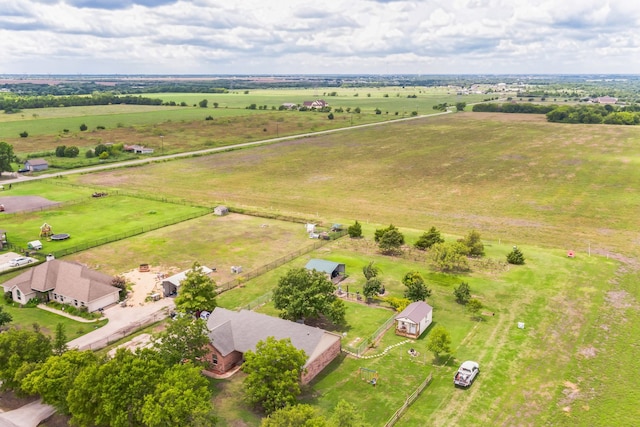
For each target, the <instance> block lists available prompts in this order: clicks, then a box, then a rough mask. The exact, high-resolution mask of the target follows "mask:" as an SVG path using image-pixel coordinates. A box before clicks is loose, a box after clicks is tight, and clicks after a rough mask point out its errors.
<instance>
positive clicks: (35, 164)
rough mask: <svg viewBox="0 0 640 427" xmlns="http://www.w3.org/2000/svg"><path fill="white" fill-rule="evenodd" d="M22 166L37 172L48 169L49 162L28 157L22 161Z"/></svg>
mask: <svg viewBox="0 0 640 427" xmlns="http://www.w3.org/2000/svg"><path fill="white" fill-rule="evenodd" d="M24 168H25V169H26V170H28V171H29V172H38V171H44V170H47V169H49V163H47V161H46V160H45V159H29V160H27V161H25V162H24Z"/></svg>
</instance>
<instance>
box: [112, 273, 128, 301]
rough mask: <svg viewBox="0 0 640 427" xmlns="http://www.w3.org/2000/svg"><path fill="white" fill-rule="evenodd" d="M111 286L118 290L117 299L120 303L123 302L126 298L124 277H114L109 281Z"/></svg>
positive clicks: (125, 280)
mask: <svg viewBox="0 0 640 427" xmlns="http://www.w3.org/2000/svg"><path fill="white" fill-rule="evenodd" d="M111 286H115V287H116V288H118V289H120V291H119V292H118V297H119V299H120V301H123V300H124V299H125V298H126V297H127V279H125V278H124V276H114V277H113V280H111Z"/></svg>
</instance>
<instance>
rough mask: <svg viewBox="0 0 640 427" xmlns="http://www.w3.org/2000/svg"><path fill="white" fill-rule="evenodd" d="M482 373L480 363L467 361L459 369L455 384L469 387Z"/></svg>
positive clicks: (454, 378) (454, 380)
mask: <svg viewBox="0 0 640 427" xmlns="http://www.w3.org/2000/svg"><path fill="white" fill-rule="evenodd" d="M478 373H480V365H478V362H474V361H472V360H467V361H466V362H464V363H463V364H462V365H460V368H459V369H458V372H456V375H455V377H453V384H455V385H457V386H460V387H469V386H470V385H471V383H472V382H473V380H474V379H475V378H476V376H477V375H478Z"/></svg>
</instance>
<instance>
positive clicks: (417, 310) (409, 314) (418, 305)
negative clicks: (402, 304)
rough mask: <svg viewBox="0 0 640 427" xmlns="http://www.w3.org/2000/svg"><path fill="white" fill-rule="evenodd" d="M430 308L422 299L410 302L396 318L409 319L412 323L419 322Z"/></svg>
mask: <svg viewBox="0 0 640 427" xmlns="http://www.w3.org/2000/svg"><path fill="white" fill-rule="evenodd" d="M432 310H433V308H432V307H431V306H430V305H429V304H427V303H426V302H424V301H416V302H412V303H411V304H409V305H408V306H407V308H405V309H404V310H402V311H401V312H400V313H399V314H398V315H397V316H396V320H398V319H409V320H411V321H412V322H414V323H420V322H421V321H422V319H424V318H425V317H426V316H427V314H428V313H429V312H430V311H432Z"/></svg>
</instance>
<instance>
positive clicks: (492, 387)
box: [77, 113, 640, 426]
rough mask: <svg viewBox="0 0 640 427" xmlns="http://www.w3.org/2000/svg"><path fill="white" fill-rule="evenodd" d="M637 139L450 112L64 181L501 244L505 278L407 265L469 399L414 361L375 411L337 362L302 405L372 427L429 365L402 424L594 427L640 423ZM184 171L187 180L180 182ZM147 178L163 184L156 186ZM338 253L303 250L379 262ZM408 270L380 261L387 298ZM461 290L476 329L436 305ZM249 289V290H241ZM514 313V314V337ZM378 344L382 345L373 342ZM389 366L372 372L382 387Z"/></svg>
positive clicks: (343, 250) (620, 131)
mask: <svg viewBox="0 0 640 427" xmlns="http://www.w3.org/2000/svg"><path fill="white" fill-rule="evenodd" d="M639 132H640V130H638V129H635V128H633V127H617V126H615V127H614V126H582V125H559V124H550V123H546V122H545V121H544V118H543V117H538V116H519V115H494V114H467V113H464V114H456V115H450V116H446V117H438V118H432V119H426V120H423V121H414V122H411V123H392V124H389V125H386V126H384V127H378V128H375V129H360V130H357V131H350V132H345V133H344V134H339V135H338V134H334V135H331V136H323V137H316V138H306V139H303V140H300V141H296V142H287V143H283V144H278V145H273V146H270V147H260V148H255V149H252V150H244V151H238V152H233V153H224V154H221V155H215V156H210V157H202V158H198V159H189V160H182V161H176V162H170V163H165V164H163V165H150V166H145V167H142V168H139V169H137V170H136V169H130V170H127V171H126V173H123V172H122V171H112V172H105V173H100V174H96V175H91V176H83V177H78V178H77V179H79V180H80V181H83V182H89V183H97V182H101V183H105V185H109V186H113V187H119V186H129V185H132V183H133V182H135V183H136V185H138V186H139V187H140V188H142V189H145V190H147V191H155V192H159V193H165V194H168V195H174V196H175V195H177V194H180V196H181V197H185V198H187V199H191V200H198V199H201V198H203V197H214V198H216V199H218V200H226V201H227V203H229V204H230V205H235V206H250V207H252V208H256V209H262V210H264V211H278V212H281V213H292V214H299V215H301V216H303V217H308V216H316V217H318V218H319V219H321V220H325V221H328V222H342V223H343V224H349V223H351V222H352V221H353V220H354V219H359V220H360V221H361V222H362V223H363V225H364V228H365V235H366V236H367V239H369V240H370V239H371V235H372V231H373V230H374V229H375V228H378V227H380V226H381V225H385V226H386V225H388V224H389V223H393V224H394V225H396V226H399V227H401V229H402V230H403V231H406V232H407V235H408V236H410V239H408V240H409V242H410V243H411V242H412V241H414V239H415V238H416V236H417V235H418V234H419V230H426V229H428V228H429V227H430V226H432V225H435V226H437V227H438V228H439V229H441V230H442V231H443V232H445V233H446V234H447V236H461V235H464V234H466V233H467V232H468V231H469V230H470V229H472V228H475V229H477V230H479V231H480V233H481V235H482V236H483V238H484V239H485V242H486V244H487V251H488V256H489V257H490V258H493V259H496V260H504V256H505V255H506V253H507V252H508V251H509V250H510V248H511V247H512V245H514V244H517V245H518V246H519V247H521V248H523V250H524V253H525V257H527V265H525V266H524V267H513V268H510V269H509V270H508V271H500V270H499V269H496V268H489V269H488V270H486V271H485V270H482V269H480V268H476V269H475V272H474V273H473V274H471V275H469V276H463V277H452V276H444V275H434V274H432V273H429V272H428V271H429V269H428V266H427V265H426V264H423V265H424V268H423V267H420V271H422V272H425V275H426V276H427V278H428V281H429V283H431V284H432V288H433V290H434V296H433V297H432V299H431V300H430V302H433V304H434V307H435V311H434V313H437V314H435V315H434V319H435V320H436V321H437V322H442V324H444V325H445V326H446V327H448V328H449V329H450V330H451V332H452V338H453V339H454V346H455V348H456V352H455V356H456V361H455V363H458V362H459V361H461V360H465V359H477V360H479V361H480V363H481V366H482V373H481V375H480V377H479V379H478V382H476V384H474V386H473V387H472V388H471V389H469V390H456V389H453V388H452V384H451V377H452V373H453V370H454V369H455V368H456V364H450V365H446V366H444V367H440V366H431V364H429V363H428V360H427V361H424V363H425V365H424V367H422V369H421V370H420V374H421V375H418V376H415V375H414V376H412V378H413V379H412V380H411V381H410V382H409V384H408V386H403V387H402V389H401V387H400V384H404V382H403V381H402V380H398V385H397V389H391V390H389V389H388V392H387V393H385V396H384V399H389V400H388V401H382V400H376V401H371V402H369V401H367V400H366V399H365V398H364V397H363V396H366V395H365V394H364V393H365V391H360V394H361V395H360V394H357V393H349V392H347V391H343V389H342V387H343V386H344V387H346V388H345V390H348V388H349V387H351V383H350V382H349V380H350V378H351V376H352V375H353V372H355V371H356V369H357V367H358V366H359V364H360V363H359V362H358V361H355V362H350V361H349V362H344V366H345V370H344V371H343V370H340V369H341V367H342V366H343V365H342V364H341V363H338V362H336V365H335V366H334V368H333V369H331V370H329V371H327V373H326V376H325V377H323V378H321V379H319V380H318V382H317V383H316V384H315V387H318V389H320V388H322V389H324V390H326V391H324V392H319V391H318V392H316V393H315V394H312V396H313V397H312V398H311V400H310V401H311V402H313V403H317V404H318V405H319V406H320V407H323V408H327V410H328V408H330V407H331V406H332V405H333V404H334V402H335V401H337V400H338V399H339V398H340V397H345V398H347V399H348V400H350V401H351V402H352V403H361V404H363V405H364V407H365V411H366V412H367V413H369V412H371V413H373V414H375V416H376V417H382V418H380V419H381V420H382V421H385V419H384V417H386V416H387V415H386V414H389V416H390V414H392V413H393V411H395V409H397V407H399V404H401V403H402V399H403V397H404V396H405V395H406V393H407V388H408V389H409V392H410V391H412V389H413V388H414V387H415V386H417V384H418V383H419V381H418V382H415V381H417V380H418V377H421V378H423V377H424V376H426V374H427V373H428V372H429V371H430V370H433V371H434V383H433V384H432V385H431V386H429V388H428V389H427V390H425V393H424V394H423V396H421V398H420V399H418V401H417V402H416V403H415V404H414V406H413V407H412V408H411V409H410V410H409V412H408V413H407V415H406V416H405V418H404V419H403V420H402V421H401V425H407V426H409V425H424V424H436V425H487V424H489V425H493V424H523V425H539V424H545V423H549V424H554V425H585V426H586V425H598V424H603V423H605V424H606V422H607V421H606V420H607V419H608V418H607V417H611V418H610V419H611V420H614V424H617V425H625V424H627V425H628V424H629V420H634V419H637V418H638V417H639V416H640V414H639V413H638V409H637V405H636V402H637V397H638V396H637V394H636V393H634V392H633V390H634V387H633V385H632V384H631V381H633V376H629V375H627V373H628V372H629V367H632V369H634V370H637V367H638V362H637V357H634V351H633V346H631V345H630V340H631V339H632V338H630V337H634V336H637V334H638V332H639V331H638V330H637V326H636V325H637V324H638V322H637V321H636V320H638V319H637V316H638V314H637V313H638V310H637V308H638V298H640V288H639V287H638V284H637V273H636V271H637V266H636V265H635V263H634V261H633V260H634V259H636V258H637V256H638V249H637V245H636V244H635V243H636V241H637V233H636V232H635V225H636V224H635V218H636V216H637V206H638V201H639V198H640V197H639V194H638V190H637V189H636V188H635V186H634V185H633V183H634V182H638V181H639V178H640V177H639V176H638V174H639V172H638V168H637V167H636V166H637V159H638V158H639V154H640V153H639V151H638V148H637V146H638V145H637V142H638V139H639V138H640V133H639ZM185 168H187V169H188V170H189V171H190V173H189V175H188V176H186V175H185V174H183V173H181V171H182V170H184V169H185ZM160 177H163V179H166V180H167V181H170V182H171V186H164V187H163V186H162V185H158V184H157V180H159V179H160ZM411 230H413V231H411ZM343 242H344V243H343ZM347 243H348V244H349V245H351V242H349V241H348V240H340V241H339V243H338V245H337V246H336V249H335V252H319V253H322V254H324V255H326V256H327V257H333V256H336V257H338V258H339V257H342V256H344V257H345V258H346V259H347V260H348V261H349V262H348V267H347V268H348V271H353V270H351V269H352V267H351V265H353V268H355V269H357V268H358V267H359V266H361V265H363V264H364V263H366V262H368V261H369V260H371V259H378V260H379V261H380V263H381V264H383V257H382V258H380V257H379V256H378V255H376V253H375V251H374V250H373V249H372V248H371V247H370V246H368V247H367V246H364V247H363V248H360V249H359V248H357V247H350V246H344V247H341V246H340V245H347ZM568 249H573V250H576V252H577V258H576V259H568V258H566V251H567V250H568ZM331 250H332V251H333V250H334V249H333V246H331ZM589 251H590V252H591V255H592V256H591V257H589V256H588V255H589ZM354 252H355V253H354ZM596 255H597V256H596ZM358 259H359V260H358ZM614 259H615V261H614ZM618 261H621V264H620V265H619V264H618ZM420 262H421V261H420V260H417V259H409V260H408V261H402V262H395V261H394V260H393V259H389V261H388V262H386V264H385V265H383V271H384V274H385V275H387V277H385V284H387V283H388V284H389V285H388V289H390V291H392V292H398V291H400V290H401V289H402V288H401V287H400V284H399V279H400V278H401V275H400V274H402V272H403V271H404V270H405V269H413V268H414V267H416V265H420ZM489 267H490V266H489ZM353 276H354V278H355V277H356V276H357V273H354V274H353ZM273 279H275V277H274V278H273ZM358 280H359V279H356V283H357V281H358ZM460 280H468V281H469V282H470V284H471V287H472V290H473V292H474V295H477V296H478V297H479V298H480V299H481V300H482V302H483V303H484V304H485V305H486V307H487V310H488V311H491V312H495V313H496V315H495V316H491V317H488V319H487V321H486V322H481V323H476V322H473V321H472V320H471V319H470V318H469V316H468V314H466V313H465V312H464V310H462V309H461V308H460V307H457V306H456V305H455V303H453V302H451V300H452V298H453V297H452V292H453V287H454V286H457V284H458V283H459V281H460ZM273 283H274V281H273V280H272V281H271V282H270V286H273ZM246 285H247V286H246V287H245V288H243V290H250V289H251V282H249V283H247V284H246ZM354 286H357V285H355V284H354ZM266 288H267V287H266V286H264V287H262V288H256V290H255V291H254V292H255V295H256V296H258V295H261V293H260V292H258V291H266V290H268V289H266ZM229 295H231V293H229ZM252 298H255V297H254V296H253V295H252ZM447 298H448V299H447ZM221 299H222V298H221ZM237 300H238V301H239V302H240V298H237ZM231 305H233V304H231ZM238 305H239V304H238ZM518 321H523V322H525V324H526V325H527V326H526V328H525V329H524V330H521V329H518V328H517V327H516V324H517V322H518ZM394 339H395V338H393V337H387V336H385V338H384V339H383V342H382V343H381V346H384V345H386V343H387V342H393V341H394ZM394 351H395V350H394ZM405 354H406V353H405ZM423 355H424V352H423ZM385 357H387V356H385ZM398 358H399V357H398ZM380 360H381V362H380V363H381V364H383V365H385V366H389V369H391V371H394V372H395V370H400V371H401V370H402V369H408V368H407V367H405V366H404V364H400V363H399V362H398V361H397V360H396V362H393V363H396V366H395V367H392V366H390V365H391V364H392V363H390V362H389V360H385V358H382V359H380ZM385 362H386V363H385ZM416 363H417V362H416ZM381 369H382V368H381ZM391 371H388V372H386V376H387V377H388V378H396V377H394V376H393V375H394V373H393V372H391ZM414 380H415V381H414ZM382 385H383V383H381V386H382ZM367 389H368V388H367ZM367 389H365V390H367ZM369 390H370V389H369ZM371 393H372V392H369V394H371ZM373 393H375V392H373ZM399 396H400V397H399ZM381 398H382V397H381ZM381 408H384V410H382V409H381ZM380 419H376V420H375V421H376V425H377V424H378V422H380Z"/></svg>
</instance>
